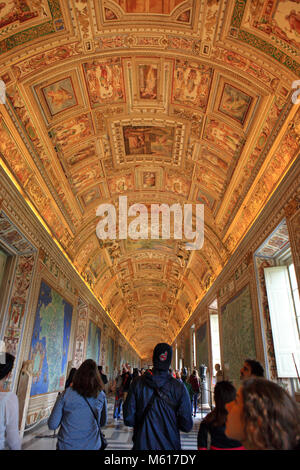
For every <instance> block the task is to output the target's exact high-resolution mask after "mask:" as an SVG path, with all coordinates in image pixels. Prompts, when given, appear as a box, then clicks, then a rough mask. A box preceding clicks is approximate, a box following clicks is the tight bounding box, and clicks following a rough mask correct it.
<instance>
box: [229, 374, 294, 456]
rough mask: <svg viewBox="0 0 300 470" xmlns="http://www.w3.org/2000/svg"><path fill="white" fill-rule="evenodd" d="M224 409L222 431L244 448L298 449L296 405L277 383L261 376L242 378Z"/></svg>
mask: <svg viewBox="0 0 300 470" xmlns="http://www.w3.org/2000/svg"><path fill="white" fill-rule="evenodd" d="M226 409H227V411H228V416H227V420H226V429H225V434H226V435H227V436H228V437H229V438H231V439H236V440H238V441H240V442H242V444H243V445H244V447H245V448H246V449H247V450H293V449H296V448H299V440H300V411H299V407H298V405H297V403H296V402H295V401H294V400H293V398H292V397H291V396H290V395H289V394H288V393H287V392H286V391H285V390H284V389H283V388H282V387H280V386H279V385H278V384H277V383H275V382H271V381H269V380H266V379H264V378H260V377H259V378H250V379H247V380H245V381H244V382H243V385H242V386H241V387H240V388H239V390H238V392H237V395H236V399H235V400H234V401H231V402H230V403H228V404H227V405H226Z"/></svg>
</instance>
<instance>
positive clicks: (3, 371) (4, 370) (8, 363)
mask: <svg viewBox="0 0 300 470" xmlns="http://www.w3.org/2000/svg"><path fill="white" fill-rule="evenodd" d="M14 360H15V358H14V356H12V355H11V354H9V353H0V380H2V379H4V377H6V376H7V375H8V374H9V373H10V371H11V370H12V368H13V366H14Z"/></svg>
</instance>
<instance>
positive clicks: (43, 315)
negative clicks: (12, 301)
mask: <svg viewBox="0 0 300 470" xmlns="http://www.w3.org/2000/svg"><path fill="white" fill-rule="evenodd" d="M72 311H73V307H72V305H71V304H69V303H68V302H66V300H64V299H63V298H62V297H61V296H60V295H59V294H58V293H57V292H56V291H55V290H54V289H52V287H50V286H48V285H47V284H46V283H45V282H44V281H42V282H41V287H40V293H39V298H38V304H37V311H36V317H35V323H34V328H33V335H32V341H31V351H30V359H32V360H33V379H32V386H31V392H30V395H31V396H33V395H40V394H43V393H49V392H54V391H57V390H63V389H64V385H65V380H66V370H67V362H68V349H69V342H70V331H71V323H72Z"/></svg>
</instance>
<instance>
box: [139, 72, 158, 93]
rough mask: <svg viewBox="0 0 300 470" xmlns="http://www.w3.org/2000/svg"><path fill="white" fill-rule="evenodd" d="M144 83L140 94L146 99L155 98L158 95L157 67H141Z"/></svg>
mask: <svg viewBox="0 0 300 470" xmlns="http://www.w3.org/2000/svg"><path fill="white" fill-rule="evenodd" d="M140 72H141V80H142V85H141V88H140V96H141V98H144V99H155V98H156V97H157V91H156V88H157V67H153V66H152V65H147V66H144V67H143V68H141V69H140Z"/></svg>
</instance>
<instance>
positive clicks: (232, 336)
mask: <svg viewBox="0 0 300 470" xmlns="http://www.w3.org/2000/svg"><path fill="white" fill-rule="evenodd" d="M221 312H222V317H221V319H222V326H221V334H222V345H223V363H224V368H225V374H226V379H228V380H231V381H232V382H233V383H234V385H235V386H239V384H240V369H241V367H242V365H243V363H244V360H245V359H247V358H250V359H255V357H256V349H255V336H254V325H253V314H252V305H251V295H250V288H249V285H247V286H246V287H244V288H243V289H242V290H241V291H240V292H239V293H238V294H237V295H236V296H235V297H233V298H232V299H231V300H230V301H229V302H228V303H227V304H225V305H223V307H222V309H221Z"/></svg>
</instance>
